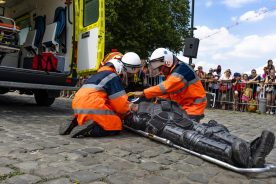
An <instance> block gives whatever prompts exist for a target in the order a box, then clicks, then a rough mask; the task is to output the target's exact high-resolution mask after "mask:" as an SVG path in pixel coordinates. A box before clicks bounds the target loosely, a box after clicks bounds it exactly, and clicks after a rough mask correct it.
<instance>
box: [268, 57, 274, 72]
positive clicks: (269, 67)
mask: <svg viewBox="0 0 276 184" xmlns="http://www.w3.org/2000/svg"><path fill="white" fill-rule="evenodd" d="M267 69H268V71H270V70H271V69H273V70H274V71H275V66H274V65H273V61H272V60H271V59H269V60H268V61H267Z"/></svg>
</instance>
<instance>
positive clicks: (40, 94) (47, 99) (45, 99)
mask: <svg viewBox="0 0 276 184" xmlns="http://www.w3.org/2000/svg"><path fill="white" fill-rule="evenodd" d="M34 97H35V101H36V103H37V105H39V106H51V105H52V104H53V103H54V101H55V99H56V98H55V97H52V96H49V94H48V92H47V91H46V90H39V91H36V92H35V93H34Z"/></svg>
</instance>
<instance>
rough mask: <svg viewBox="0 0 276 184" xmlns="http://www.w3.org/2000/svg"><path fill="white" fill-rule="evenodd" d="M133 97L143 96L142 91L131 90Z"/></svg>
mask: <svg viewBox="0 0 276 184" xmlns="http://www.w3.org/2000/svg"><path fill="white" fill-rule="evenodd" d="M131 93H132V95H133V96H134V97H142V96H144V91H135V92H131Z"/></svg>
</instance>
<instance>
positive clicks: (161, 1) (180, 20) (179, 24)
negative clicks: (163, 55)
mask: <svg viewBox="0 0 276 184" xmlns="http://www.w3.org/2000/svg"><path fill="white" fill-rule="evenodd" d="M105 4H106V6H105V7H106V51H110V50H111V48H116V49H118V50H119V51H120V52H123V53H124V52H127V51H134V52H137V53H138V54H139V55H140V57H141V58H145V57H147V56H148V55H149V52H152V51H153V50H154V49H155V48H158V47H166V48H169V49H171V50H172V51H174V52H178V51H180V50H182V48H183V41H184V38H186V37H187V36H188V27H189V17H190V12H189V1H188V0H131V1H130V0H116V1H115V0H105Z"/></svg>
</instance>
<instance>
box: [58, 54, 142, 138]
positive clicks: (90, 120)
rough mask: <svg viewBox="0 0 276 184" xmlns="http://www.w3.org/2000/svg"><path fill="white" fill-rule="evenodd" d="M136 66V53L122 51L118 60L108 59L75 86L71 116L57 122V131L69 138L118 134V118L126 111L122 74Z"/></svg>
mask: <svg viewBox="0 0 276 184" xmlns="http://www.w3.org/2000/svg"><path fill="white" fill-rule="evenodd" d="M140 67H141V60H140V57H139V56H138V55H137V54H136V53H134V52H129V53H126V54H125V55H124V56H123V57H122V59H121V60H119V59H111V60H109V61H108V62H107V63H106V64H105V65H104V66H103V67H101V68H100V69H99V71H98V72H97V73H96V74H95V75H92V76H91V77H90V78H89V79H88V80H87V81H86V82H85V84H84V85H83V86H82V87H81V89H79V90H78V92H77V93H76V95H75V97H74V99H73V102H72V108H73V110H74V114H75V118H74V119H73V120H72V121H70V122H63V123H61V125H60V128H59V134H60V135H66V134H70V136H71V137H73V138H76V137H87V136H88V137H101V136H107V135H114V134H118V133H119V132H120V131H121V130H122V119H123V118H124V116H126V114H127V113H128V112H129V111H130V107H129V106H130V104H129V102H128V96H127V95H126V93H125V90H124V87H123V85H122V78H123V76H125V75H127V72H130V73H131V72H132V73H136V72H138V71H139V70H140Z"/></svg>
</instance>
